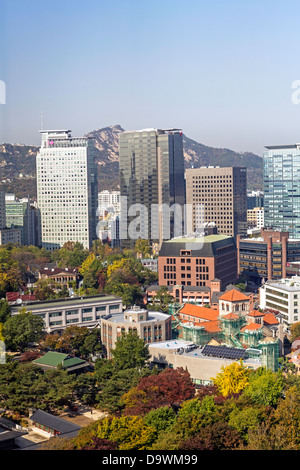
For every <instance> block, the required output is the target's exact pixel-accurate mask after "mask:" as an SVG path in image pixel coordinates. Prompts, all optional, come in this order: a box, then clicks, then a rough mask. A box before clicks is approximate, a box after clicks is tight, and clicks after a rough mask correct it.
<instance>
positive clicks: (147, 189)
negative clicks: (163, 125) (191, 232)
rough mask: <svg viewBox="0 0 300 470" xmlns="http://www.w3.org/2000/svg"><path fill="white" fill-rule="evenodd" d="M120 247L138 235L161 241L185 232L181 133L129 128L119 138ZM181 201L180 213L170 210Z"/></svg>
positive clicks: (156, 242)
mask: <svg viewBox="0 0 300 470" xmlns="http://www.w3.org/2000/svg"><path fill="white" fill-rule="evenodd" d="M119 155H120V196H121V214H120V238H121V247H123V248H125V247H129V248H132V247H134V245H135V242H136V240H137V239H138V238H142V239H147V240H150V241H151V242H152V243H155V244H159V245H160V244H161V243H162V241H163V240H170V239H171V238H172V237H173V236H174V235H175V234H176V235H182V234H183V220H184V204H185V185H184V156H183V145H182V133H181V131H180V130H177V129H164V130H163V129H144V130H140V131H126V132H123V133H122V134H120V137H119ZM174 205H176V206H175V207H176V208H177V212H176V216H175V214H174V213H173V212H171V213H170V209H171V208H172V206H174Z"/></svg>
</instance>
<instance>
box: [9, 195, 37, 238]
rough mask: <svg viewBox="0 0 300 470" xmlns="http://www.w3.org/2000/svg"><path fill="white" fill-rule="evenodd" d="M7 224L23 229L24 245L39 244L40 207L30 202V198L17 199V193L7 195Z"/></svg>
mask: <svg viewBox="0 0 300 470" xmlns="http://www.w3.org/2000/svg"><path fill="white" fill-rule="evenodd" d="M5 208H6V226H7V227H8V228H16V229H20V231H21V244H22V245H27V246H30V245H35V246H39V244H40V236H39V228H40V224H39V214H38V209H37V208H36V207H34V205H32V204H31V203H30V200H29V198H24V199H21V200H19V199H17V198H16V196H15V194H6V195H5Z"/></svg>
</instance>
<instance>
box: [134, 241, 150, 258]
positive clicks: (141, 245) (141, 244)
mask: <svg viewBox="0 0 300 470" xmlns="http://www.w3.org/2000/svg"><path fill="white" fill-rule="evenodd" d="M134 249H135V252H136V253H137V254H138V255H142V257H143V258H149V257H150V256H151V251H152V249H151V244H150V241H149V240H144V239H141V238H139V239H138V240H137V241H136V242H135V247H134Z"/></svg>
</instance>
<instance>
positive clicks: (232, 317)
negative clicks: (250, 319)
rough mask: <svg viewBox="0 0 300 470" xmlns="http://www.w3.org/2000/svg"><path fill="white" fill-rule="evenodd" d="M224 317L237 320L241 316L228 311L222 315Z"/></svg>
mask: <svg viewBox="0 0 300 470" xmlns="http://www.w3.org/2000/svg"><path fill="white" fill-rule="evenodd" d="M222 318H226V319H227V320H237V319H238V318H239V316H238V315H236V314H235V313H227V315H222Z"/></svg>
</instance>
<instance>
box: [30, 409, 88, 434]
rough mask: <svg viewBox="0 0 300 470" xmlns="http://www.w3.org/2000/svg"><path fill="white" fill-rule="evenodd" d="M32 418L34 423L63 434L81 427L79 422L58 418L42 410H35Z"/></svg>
mask: <svg viewBox="0 0 300 470" xmlns="http://www.w3.org/2000/svg"><path fill="white" fill-rule="evenodd" d="M30 419H31V420H32V421H33V422H34V423H38V424H42V425H44V426H47V427H49V428H50V429H53V430H54V431H57V432H60V433H62V434H65V433H69V432H71V431H79V429H80V428H81V427H80V426H78V425H77V424H73V423H71V422H70V421H66V420H64V419H62V418H58V417H57V416H54V415H52V414H50V413H46V412H45V411H42V410H37V411H35V412H34V413H33V414H32V415H31V416H30Z"/></svg>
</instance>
